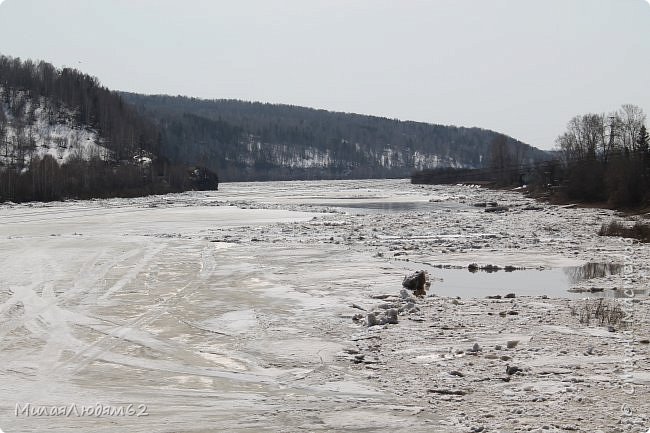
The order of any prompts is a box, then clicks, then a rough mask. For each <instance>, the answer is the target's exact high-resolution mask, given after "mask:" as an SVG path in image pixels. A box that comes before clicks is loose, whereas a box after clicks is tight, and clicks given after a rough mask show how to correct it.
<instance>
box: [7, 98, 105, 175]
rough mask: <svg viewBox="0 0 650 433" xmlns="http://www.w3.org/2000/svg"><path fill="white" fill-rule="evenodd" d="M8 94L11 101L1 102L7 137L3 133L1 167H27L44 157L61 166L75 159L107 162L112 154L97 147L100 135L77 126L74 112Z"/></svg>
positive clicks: (89, 129)
mask: <svg viewBox="0 0 650 433" xmlns="http://www.w3.org/2000/svg"><path fill="white" fill-rule="evenodd" d="M0 93H4V92H3V89H2V87H0ZM9 93H10V95H11V97H10V98H8V99H9V100H7V99H5V98H2V100H0V110H2V113H0V123H4V125H5V128H4V129H5V133H4V134H2V131H1V130H0V166H18V167H21V166H23V167H24V166H27V165H29V162H30V160H31V159H32V158H35V157H40V158H43V157H44V156H45V155H50V156H52V157H53V158H55V159H56V160H57V161H58V162H59V163H60V164H63V163H66V162H68V161H70V160H71V159H73V158H77V159H83V160H86V161H88V160H90V159H92V158H100V159H102V160H105V159H107V157H108V154H109V151H108V149H106V148H105V147H103V146H101V145H100V144H98V143H101V138H100V136H99V133H98V132H97V131H96V130H94V129H91V128H87V127H80V126H78V125H76V124H75V122H74V111H73V110H71V109H69V108H67V107H55V106H54V105H53V104H52V103H51V102H50V101H48V100H46V99H45V98H38V99H37V100H35V99H33V98H30V97H29V95H28V94H27V93H26V92H24V91H9ZM17 106H18V107H21V106H22V108H16V107H17ZM3 114H4V116H3ZM3 117H4V122H3V121H2V119H3Z"/></svg>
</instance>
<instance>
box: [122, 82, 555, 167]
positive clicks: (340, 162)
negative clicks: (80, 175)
mask: <svg viewBox="0 0 650 433" xmlns="http://www.w3.org/2000/svg"><path fill="white" fill-rule="evenodd" d="M122 95H123V96H124V98H125V100H127V101H129V102H131V103H133V104H134V106H135V107H136V109H137V110H138V111H139V112H140V113H141V114H143V115H145V116H146V117H148V118H150V119H152V120H153V121H154V122H156V124H157V125H159V126H160V127H161V131H162V140H161V146H162V148H163V149H164V151H165V152H166V153H167V154H169V155H174V158H180V159H183V158H185V159H184V161H185V162H187V163H193V162H194V161H196V160H201V161H205V163H206V164H207V165H208V166H209V167H210V168H213V169H216V170H218V172H219V173H220V175H222V178H225V179H228V180H267V179H309V178H342V177H347V178H364V177H365V178H372V177H407V176H409V175H410V174H411V172H412V171H413V170H414V169H419V168H424V167H427V166H432V165H435V164H438V165H441V166H448V165H459V166H463V167H481V166H483V165H484V164H485V162H486V161H487V159H488V153H489V152H490V143H491V141H492V140H493V139H494V137H496V136H498V135H499V134H497V133H495V132H493V131H488V130H483V129H479V128H462V127H455V126H444V125H434V124H428V123H421V122H409V121H400V120H397V119H387V118H382V117H375V116H366V115H359V114H352V113H339V112H330V111H326V110H317V109H311V108H306V107H298V106H291V105H280V104H265V103H259V102H245V101H238V100H202V99H196V98H187V97H182V96H163V95H154V96H146V95H138V94H132V93H124V94H122ZM508 146H509V147H512V148H514V149H517V152H518V154H519V157H520V159H521V160H522V161H526V162H532V161H535V160H539V159H543V158H544V157H545V152H543V151H540V150H538V149H535V148H532V147H530V146H528V145H526V144H524V143H521V142H519V141H517V140H514V139H511V138H508ZM517 152H516V153H517ZM300 163H302V164H303V165H302V166H301V165H300ZM309 164H311V166H307V165H309Z"/></svg>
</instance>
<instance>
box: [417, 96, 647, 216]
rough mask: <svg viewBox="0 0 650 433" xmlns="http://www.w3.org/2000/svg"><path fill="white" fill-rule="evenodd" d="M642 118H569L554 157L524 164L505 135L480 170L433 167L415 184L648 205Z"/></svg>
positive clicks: (628, 111) (627, 113) (628, 110)
mask: <svg viewBox="0 0 650 433" xmlns="http://www.w3.org/2000/svg"><path fill="white" fill-rule="evenodd" d="M645 122H646V115H645V114H644V112H643V110H642V109H641V108H639V107H638V106H635V105H631V104H626V105H623V106H621V108H620V109H618V110H616V111H612V112H610V113H607V114H605V113H601V114H595V113H589V114H583V115H578V116H575V117H573V118H572V119H571V120H570V121H569V122H568V124H567V129H566V131H565V132H563V133H562V134H561V135H560V136H558V138H557V139H556V150H555V151H554V152H553V155H554V157H553V158H549V159H547V160H544V161H538V162H535V163H533V164H529V163H525V162H523V161H522V160H521V159H519V158H518V156H517V151H516V149H514V148H512V147H510V146H509V145H508V142H507V138H506V137H503V136H501V137H496V138H495V139H494V140H493V141H492V143H491V145H490V147H491V150H490V158H489V163H488V164H487V165H486V166H485V167H484V168H483V169H478V170H468V169H461V170H458V169H453V168H447V169H437V170H424V171H419V172H416V173H414V174H413V176H412V178H411V180H412V182H413V183H459V182H471V183H484V184H488V185H494V186H513V185H516V186H521V185H524V184H525V185H527V186H528V189H529V190H531V191H532V192H534V193H535V194H538V195H544V196H546V197H550V198H552V199H555V200H560V201H565V200H571V201H580V202H585V203H601V204H606V205H608V206H610V207H614V208H639V207H644V206H648V205H650V134H649V133H648V130H647V127H646V125H645Z"/></svg>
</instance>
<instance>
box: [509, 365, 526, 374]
mask: <svg viewBox="0 0 650 433" xmlns="http://www.w3.org/2000/svg"><path fill="white" fill-rule="evenodd" d="M517 373H523V370H522V369H521V368H519V367H517V366H515V365H506V374H507V375H508V376H512V375H513V374H517Z"/></svg>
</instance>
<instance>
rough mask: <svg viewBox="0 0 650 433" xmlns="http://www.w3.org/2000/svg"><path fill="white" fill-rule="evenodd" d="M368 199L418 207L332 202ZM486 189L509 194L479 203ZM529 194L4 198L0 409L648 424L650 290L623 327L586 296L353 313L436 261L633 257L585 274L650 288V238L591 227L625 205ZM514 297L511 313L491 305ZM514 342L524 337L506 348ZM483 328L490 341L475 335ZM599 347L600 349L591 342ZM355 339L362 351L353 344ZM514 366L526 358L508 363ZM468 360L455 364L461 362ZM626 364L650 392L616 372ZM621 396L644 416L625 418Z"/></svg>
mask: <svg viewBox="0 0 650 433" xmlns="http://www.w3.org/2000/svg"><path fill="white" fill-rule="evenodd" d="M432 198H438V199H444V201H443V202H439V203H435V202H434V203H432V202H430V200H431V199H432ZM377 201H380V202H384V203H394V204H396V205H403V204H404V203H415V204H416V205H417V206H426V207H422V208H418V207H416V208H409V209H407V210H399V209H400V208H399V207H398V208H396V209H397V210H395V211H391V212H365V211H364V210H363V209H362V208H356V209H351V208H345V207H338V206H331V204H332V203H334V204H339V205H340V204H348V203H350V202H354V203H361V204H368V203H375V202H377ZM485 201H497V202H499V203H500V204H504V205H507V206H508V207H509V208H510V209H511V210H510V211H509V212H506V213H503V214H498V215H496V214H489V213H485V212H484V210H483V209H481V208H476V207H474V206H472V204H473V203H474V202H485ZM450 203H451V204H453V205H454V206H453V207H449V206H448V204H450ZM531 203H532V201H531V200H529V199H527V198H525V197H523V196H522V195H520V194H519V193H513V192H506V191H488V190H483V189H479V188H471V187H464V186H445V187H438V186H414V185H410V184H409V183H408V182H407V181H405V180H368V181H326V182H269V183H237V184H232V183H225V184H220V189H219V191H205V192H188V193H183V194H169V195H164V196H152V197H143V198H134V199H122V198H116V199H108V200H91V201H68V202H56V203H25V204H11V203H6V204H3V205H0V220H1V221H2V224H1V225H0V376H1V378H2V380H0V426H2V428H3V429H5V430H6V431H21V432H32V431H33V432H37V431H45V430H47V431H54V432H65V431H71V430H79V431H95V432H108V431H133V432H149V431H187V430H195V431H215V430H217V431H223V430H226V431H233V430H234V431H236V430H250V431H280V430H284V431H298V430H306V431H314V430H323V431H337V430H344V429H350V430H359V429H369V428H370V429H373V430H379V429H390V430H393V431H398V430H404V429H408V430H409V431H442V432H456V431H470V430H471V429H472V428H473V427H476V426H480V425H482V426H485V428H486V429H489V430H491V431H517V430H532V431H534V430H535V429H537V430H539V431H542V427H543V426H544V425H547V426H548V428H546V429H543V430H544V431H548V430H550V431H558V430H560V428H561V426H562V425H565V426H568V425H577V426H579V428H578V429H579V430H582V431H596V430H597V428H602V429H603V430H604V431H615V429H616V428H618V427H620V426H625V428H626V429H627V427H628V426H629V427H630V428H629V429H627V430H630V431H633V430H632V427H645V428H646V429H647V427H648V426H649V425H648V413H649V412H650V408H649V407H648V404H647V402H645V400H643V398H642V397H643V396H644V395H646V394H647V386H648V376H647V371H648V368H649V367H648V359H649V356H650V355H649V354H648V348H647V345H644V344H641V343H640V340H642V339H643V338H647V337H648V334H647V330H648V329H649V328H648V326H650V317H649V316H650V315H648V313H647V312H648V311H649V310H648V307H649V306H650V301H648V299H647V296H643V295H641V294H640V295H638V296H635V297H634V298H633V299H630V300H629V301H622V302H623V305H624V307H625V309H626V311H627V312H628V313H629V314H631V315H633V316H632V317H633V318H634V321H633V323H631V324H630V327H629V328H627V329H617V330H615V332H610V331H609V330H608V329H607V328H603V327H598V326H594V325H592V326H585V325H581V324H580V323H579V322H578V320H577V318H576V317H573V316H571V314H570V311H571V307H572V306H579V305H580V302H581V301H582V300H581V299H575V298H574V299H569V297H570V296H573V295H569V294H568V293H567V296H566V298H565V297H553V296H551V297H550V298H551V299H543V298H541V297H539V296H534V297H517V298H516V299H500V300H487V299H473V298H463V299H460V300H459V299H455V298H451V297H446V296H431V297H426V298H424V299H421V300H418V301H417V302H418V307H419V308H420V312H419V313H413V314H403V315H400V316H399V323H398V324H397V325H389V326H387V327H386V328H384V327H381V326H375V327H372V328H370V329H369V328H367V327H366V326H364V325H362V324H357V323H355V322H354V321H353V320H352V317H353V316H354V315H355V314H357V313H360V310H359V309H357V308H353V307H351V305H352V304H356V305H357V306H362V307H364V308H367V309H368V310H369V311H372V309H374V308H379V307H380V306H381V305H383V304H390V303H393V302H401V301H399V299H400V298H399V293H400V289H401V281H402V278H403V276H404V275H406V274H409V273H411V272H413V271H416V270H419V269H422V268H423V267H426V266H427V265H426V264H427V263H429V264H432V265H433V264H436V265H438V264H439V265H454V264H458V265H464V266H466V265H467V264H468V263H471V262H474V261H477V262H480V263H495V264H521V265H525V266H530V267H533V268H535V267H538V266H548V267H555V266H563V265H566V264H576V263H585V262H590V261H597V262H607V261H612V260H616V261H620V262H622V263H624V264H625V265H626V268H625V271H624V273H623V274H621V275H609V276H606V277H604V278H602V279H598V280H592V281H590V282H589V283H587V284H589V285H595V286H598V287H603V288H604V289H606V290H608V291H612V290H611V289H612V288H614V287H619V288H620V287H629V288H632V289H643V288H646V287H647V286H648V285H650V278H649V275H650V272H649V270H650V263H648V261H647V257H648V256H649V253H650V251H649V250H648V246H647V245H644V244H638V243H633V242H631V241H629V240H624V239H620V238H601V237H598V236H596V235H595V231H596V230H597V229H598V228H599V225H600V223H602V222H608V221H609V220H610V219H611V218H614V217H616V215H615V214H614V213H613V212H611V211H607V210H597V209H567V208H561V207H557V206H551V205H546V204H538V206H539V207H541V210H527V209H526V207H527V206H528V205H530V204H531ZM414 209H415V210H414ZM431 273H432V276H433V277H434V278H435V277H436V269H435V268H433V269H432V270H431ZM435 293H436V281H435V279H434V281H433V283H432V286H431V291H430V294H435ZM378 295H381V296H380V297H383V295H386V296H388V297H387V298H385V299H386V300H385V301H384V300H381V299H379V298H378ZM511 310H516V311H517V312H518V313H519V314H518V315H507V316H504V317H501V316H500V314H499V313H501V312H504V311H511ZM509 340H517V341H519V344H518V345H517V346H516V347H515V348H512V349H506V348H505V346H506V343H507V341H509ZM475 343H478V344H479V345H480V347H481V348H482V350H481V352H470V353H468V352H467V350H468V349H469V348H472V347H473V345H474V344H475ZM626 345H627V346H626ZM496 346H503V347H502V348H501V349H496ZM589 346H593V347H594V350H593V355H585V353H584V352H585V351H586V350H587V348H588V347H589ZM628 348H631V349H632V350H628ZM346 350H347V352H346ZM350 350H352V354H351V352H350ZM562 350H564V351H566V353H561V352H560V351H562ZM355 351H356V352H357V354H361V355H363V356H364V358H363V361H360V362H356V361H354V360H355V359H356V358H355V357H354V356H355V355H354V353H353V352H355ZM504 356H507V357H509V358H510V360H509V361H503V360H502V359H501V357H504ZM628 361H629V362H628ZM506 363H510V364H511V365H517V366H520V367H522V368H524V370H525V371H524V373H523V374H521V375H519V374H517V375H514V376H512V377H511V378H510V381H509V382H505V381H503V380H502V376H504V375H505V373H504V371H505V364H506ZM578 367H581V368H578ZM455 370H456V371H460V372H461V373H463V375H464V377H458V376H453V375H450V374H449V371H455ZM626 378H631V379H629V380H633V381H634V387H635V390H636V393H637V394H636V395H637V397H634V396H629V395H628V394H626V393H625V390H624V389H622V388H621V386H620V385H621V384H622V383H624V382H623V381H625V380H628V379H626ZM433 388H436V389H443V390H444V389H451V390H456V389H461V390H465V391H467V394H466V395H462V396H460V395H438V394H433V393H431V392H429V390H430V389H433ZM536 399H542V400H539V401H538V400H536ZM27 402H31V403H32V404H35V405H36V404H40V405H48V406H49V405H66V404H71V403H76V404H77V405H81V404H87V405H91V404H92V405H94V404H95V403H97V402H100V403H103V404H107V405H118V404H128V403H132V404H135V405H137V404H146V405H147V408H148V412H149V416H147V417H142V418H136V417H80V418H77V417H72V418H66V417H25V416H15V415H14V410H15V405H16V404H17V403H20V404H25V403H27ZM622 404H628V405H630V407H633V408H634V414H633V416H630V417H627V416H625V417H622V416H621V415H620V408H621V405H622ZM518 410H521V411H522V412H521V413H517V411H518ZM549 413H552V414H553V417H552V419H549V415H548V414H549ZM585 414H587V415H589V416H587V415H585ZM592 414H593V416H592ZM488 415H489V416H488ZM644 417H645V418H644ZM578 418H582V420H581V421H578ZM628 422H629V424H628ZM635 423H636V424H635ZM475 431H476V430H475ZM625 431H626V430H625Z"/></svg>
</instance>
